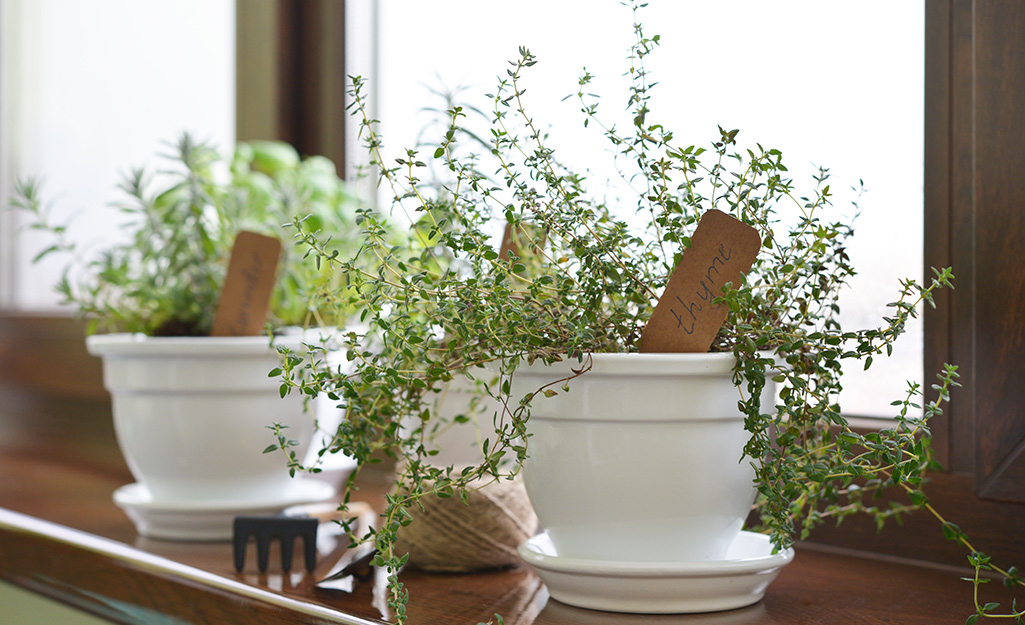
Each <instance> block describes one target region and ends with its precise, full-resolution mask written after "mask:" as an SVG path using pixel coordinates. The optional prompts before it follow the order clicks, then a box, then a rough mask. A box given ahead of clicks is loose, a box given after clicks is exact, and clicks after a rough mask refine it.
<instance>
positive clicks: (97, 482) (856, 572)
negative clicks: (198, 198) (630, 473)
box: [0, 388, 1009, 625]
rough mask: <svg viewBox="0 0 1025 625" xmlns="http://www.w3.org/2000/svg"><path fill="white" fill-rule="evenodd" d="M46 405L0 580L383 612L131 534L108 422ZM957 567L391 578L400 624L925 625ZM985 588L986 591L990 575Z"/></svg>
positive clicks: (207, 613) (814, 558) (104, 605)
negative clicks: (635, 592) (671, 607)
mask: <svg viewBox="0 0 1025 625" xmlns="http://www.w3.org/2000/svg"><path fill="white" fill-rule="evenodd" d="M9 397H10V391H9V389H8V391H7V394H6V395H5V394H4V389H2V388H0V431H4V432H7V431H13V429H14V428H12V423H13V421H14V420H15V419H16V417H17V415H13V413H14V412H16V411H15V410H14V408H13V407H14V406H17V405H19V404H17V403H16V402H14V403H12V402H9V401H5V400H6V399H7V398H9ZM44 408H45V409H46V410H48V411H51V412H49V413H48V414H49V417H50V418H49V419H47V418H40V419H34V420H33V423H34V424H35V425H34V426H33V428H34V430H33V428H24V429H22V430H21V431H20V434H19V435H18V436H13V437H3V438H0V475H2V476H3V478H2V479H0V509H2V510H0V580H4V581H7V582H10V583H13V584H15V585H18V586H20V587H23V588H26V589H29V590H31V591H33V592H36V593H40V594H42V595H44V596H47V597H50V598H53V599H56V600H58V601H61V602H64V603H67V604H70V605H72V606H75V607H77V608H80V609H83V610H86V611H88V612H90V613H93V614H96V615H98V616H101V617H103V618H106V619H110V620H112V621H113V622H123V623H130V622H133V623H134V622H140V621H139V620H138V618H139V615H140V614H142V615H145V614H150V615H156V614H160V615H164V616H165V617H168V618H167V620H168V622H170V621H172V620H173V621H174V622H181V623H197V624H199V623H227V622H259V623H290V624H298V623H304V624H313V623H317V624H320V623H332V622H335V623H380V622H382V618H381V614H380V612H379V611H378V610H377V609H376V608H375V607H374V600H373V584H372V583H369V582H367V583H363V584H359V585H357V587H356V588H355V590H354V592H353V593H351V594H349V593H342V592H339V591H323V590H319V589H317V588H315V587H314V586H313V584H312V579H311V578H310V577H308V576H306V575H304V574H303V573H301V572H295V571H293V573H292V574H291V575H287V576H282V575H281V574H278V573H273V572H272V573H268V574H263V575H261V574H258V573H256V572H255V570H250V569H247V570H246V571H244V572H243V573H241V574H239V573H236V572H235V569H234V567H233V564H232V558H231V548H230V545H228V544H224V543H173V542H161V541H154V540H147V539H144V538H140V537H139V536H138V535H137V534H136V532H135V530H134V528H133V526H132V524H131V522H130V521H129V519H128V518H127V517H126V516H125V515H124V513H123V512H122V511H121V510H120V509H118V508H117V506H115V505H114V503H113V501H112V500H111V495H112V493H113V492H114V490H115V489H117V488H118V487H120V486H122V485H123V484H125V483H128V482H130V481H132V480H131V476H130V474H129V473H128V471H127V469H126V468H125V467H124V464H123V462H122V461H121V459H120V454H119V453H118V451H117V447H116V444H115V443H114V440H113V432H112V429H111V428H110V426H109V424H104V425H102V426H100V425H95V426H94V427H93V428H88V427H82V426H81V425H80V426H79V429H80V430H81V431H80V432H79V434H78V435H76V436H61V435H59V432H61V431H62V430H65V429H66V428H68V427H71V426H69V425H68V424H69V423H74V422H75V420H76V418H78V417H80V416H81V415H80V414H76V412H75V408H74V407H73V406H70V405H58V404H55V405H49V406H44ZM12 415H13V416H12ZM62 421H63V423H64V425H61V422H62ZM33 431H34V432H35V434H36V435H38V437H39V438H38V439H36V440H34V439H33V438H32V436H33ZM89 432H91V434H89ZM371 477H373V476H371ZM383 489H384V480H383V479H380V480H377V481H375V480H373V479H371V480H369V481H368V482H367V483H366V484H365V485H364V490H363V493H364V494H365V495H367V496H369V497H370V500H371V501H375V500H379V497H380V494H381V493H382V492H383ZM325 564H329V563H325ZM964 573H965V571H956V570H953V569H951V568H950V567H940V566H926V565H921V564H916V563H914V562H911V561H901V560H897V559H894V558H879V557H865V556H862V555H858V554H855V553H853V552H849V551H843V550H837V549H832V548H823V547H816V546H814V545H801V546H799V548H798V553H797V556H796V557H795V559H794V561H793V563H791V564H790V565H789V566H787V567H786V568H784V569H783V571H782V572H781V573H780V575H779V577H778V578H777V580H776V581H775V582H774V583H773V584H772V586H770V588H769V590H768V593H767V595H766V598H765V600H764V601H762V602H761V603H759V604H757V605H754V606H751V607H748V608H744V609H741V610H735V611H731V612H723V613H718V614H706V615H689V616H688V615H680V616H669V615H667V616H635V615H615V614H608V613H602V612H593V611H589V610H583V609H577V608H572V607H569V606H565V605H562V604H560V603H558V602H556V601H554V600H550V599H549V597H548V592H547V590H546V589H545V587H544V585H543V584H542V583H541V582H540V580H539V579H538V578H537V576H536V575H535V574H534V573H533V572H532V571H531V570H529V569H528V568H525V567H524V568H518V569H513V570H507V571H498V572H490V573H480V574H469V575H439V574H428V573H423V572H419V571H414V570H409V571H405V572H403V574H402V581H403V582H404V583H405V585H406V587H407V589H408V590H409V592H410V594H411V597H412V600H411V604H410V612H409V615H410V623H417V624H425V625H433V624H441V623H445V624H449V623H457V624H458V623H467V624H470V625H472V624H474V623H478V622H487V621H489V620H490V619H492V618H493V615H494V614H495V613H499V614H501V615H502V616H503V618H504V619H505V622H506V623H510V624H511V623H517V624H519V625H530V624H537V625H546V624H563V625H576V624H584V623H597V624H601V623H610V624H611V623H616V624H617V625H618V624H623V623H627V624H629V623H640V624H646V623H652V624H654V623H680V624H704V623H717V624H734V623H736V624H741V623H742V624H782V623H787V624H794V623H806V624H810V625H814V624H820V623H821V624H823V625H825V624H829V625H840V624H844V623H866V622H891V621H892V622H899V623H904V624H907V625H915V624H919V623H921V624H923V625H924V624H926V623H928V624H930V625H931V624H933V623H939V622H963V621H964V618H965V617H967V615H968V614H969V613H970V610H971V585H970V584H968V583H966V582H963V581H960V580H959V576H960V575H962V574H964ZM988 586H990V587H992V590H994V591H996V590H998V589H997V588H996V587H997V586H999V585H998V584H989V585H988ZM987 590H990V588H987ZM1008 603H1009V601H1008ZM888 615H890V616H888ZM133 619H134V620H133Z"/></svg>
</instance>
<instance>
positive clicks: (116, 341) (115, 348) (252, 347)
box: [85, 333, 304, 356]
mask: <svg viewBox="0 0 1025 625" xmlns="http://www.w3.org/2000/svg"><path fill="white" fill-rule="evenodd" d="M303 342H304V337H303V336H302V335H291V334H289V335H284V336H278V335H275V336H274V337H273V338H271V337H268V336H264V335H261V336H147V335H145V334H129V333H117V334H92V335H90V336H87V337H85V345H86V349H87V350H88V351H89V353H90V354H92V355H93V356H238V355H248V354H257V355H259V354H269V353H274V351H275V349H274V348H275V347H276V346H279V345H280V346H282V347H287V348H288V349H291V350H298V349H299V348H301V347H302V345H303Z"/></svg>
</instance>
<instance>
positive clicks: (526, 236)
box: [498, 221, 545, 260]
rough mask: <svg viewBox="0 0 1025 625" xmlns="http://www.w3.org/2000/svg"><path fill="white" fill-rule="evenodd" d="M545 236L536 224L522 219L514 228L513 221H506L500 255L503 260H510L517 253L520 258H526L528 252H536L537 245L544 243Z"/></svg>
mask: <svg viewBox="0 0 1025 625" xmlns="http://www.w3.org/2000/svg"><path fill="white" fill-rule="evenodd" d="M544 240H545V236H544V233H543V232H542V231H541V229H540V228H538V227H537V225H536V224H533V223H530V222H526V221H521V222H520V223H519V227H517V228H515V229H514V228H513V225H512V222H508V221H507V222H505V232H504V233H503V234H502V247H501V248H500V249H499V251H498V257H499V258H501V259H502V260H510V259H511V258H512V256H510V254H515V255H516V256H518V257H520V258H526V254H529V253H531V252H535V251H536V249H532V248H534V247H535V246H537V247H540V246H543V245H544Z"/></svg>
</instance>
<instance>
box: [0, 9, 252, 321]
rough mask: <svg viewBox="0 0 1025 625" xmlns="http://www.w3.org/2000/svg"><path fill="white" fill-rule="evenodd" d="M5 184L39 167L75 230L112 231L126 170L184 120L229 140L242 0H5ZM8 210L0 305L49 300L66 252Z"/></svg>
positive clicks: (0, 253)
mask: <svg viewBox="0 0 1025 625" xmlns="http://www.w3.org/2000/svg"><path fill="white" fill-rule="evenodd" d="M0 29H2V30H0V46H2V49H0V64H2V65H0V196H2V198H3V200H4V202H5V203H6V200H7V198H9V197H10V193H11V189H12V183H13V181H14V180H15V179H16V178H17V177H19V176H43V177H44V178H45V182H46V187H45V191H46V196H47V197H49V198H52V199H53V200H55V201H56V204H55V206H56V212H55V215H57V216H59V217H60V218H63V217H66V216H67V215H70V214H71V213H74V212H77V211H84V213H83V215H82V216H81V217H80V218H79V219H78V220H77V221H76V222H75V224H76V230H75V231H74V235H75V236H76V238H79V239H80V240H83V241H89V240H93V239H95V238H97V237H109V236H116V227H115V226H116V223H117V219H118V215H117V212H116V211H114V210H112V209H111V208H110V206H109V204H110V202H112V201H114V200H116V199H118V193H117V191H116V190H115V186H116V184H117V183H118V181H119V179H120V178H119V176H120V173H122V172H125V171H128V170H129V169H130V168H132V167H138V166H141V165H144V164H147V163H153V162H155V158H154V157H155V155H156V154H157V153H158V152H159V151H165V150H163V148H164V146H163V144H162V142H165V141H173V140H174V139H175V138H176V137H177V136H178V135H179V134H180V133H181V132H182V131H184V130H188V131H191V132H193V133H194V134H196V135H197V136H198V137H200V138H205V139H209V140H212V141H213V142H214V143H215V144H216V145H218V146H221V147H222V148H227V149H231V148H232V147H233V145H234V138H235V137H234V132H235V2H234V0H175V1H174V2H168V1H163V2H140V1H139V0H89V1H88V2H83V1H82V0H0ZM22 221H23V219H22V218H21V216H19V215H11V214H9V213H3V212H0V307H8V308H18V309H29V310H47V309H52V308H54V306H55V301H56V297H55V295H54V294H53V293H52V284H53V282H54V280H55V278H56V276H57V275H58V274H59V271H60V268H61V267H62V266H63V262H61V261H59V260H56V261H54V262H49V263H45V264H42V265H36V266H30V264H29V263H28V260H29V259H31V258H32V256H34V254H35V252H37V251H39V250H40V249H42V248H43V247H44V245H45V243H44V242H43V241H44V240H43V239H40V238H39V237H34V236H30V235H26V234H25V233H19V232H18V229H19V224H20V223H21V222H22Z"/></svg>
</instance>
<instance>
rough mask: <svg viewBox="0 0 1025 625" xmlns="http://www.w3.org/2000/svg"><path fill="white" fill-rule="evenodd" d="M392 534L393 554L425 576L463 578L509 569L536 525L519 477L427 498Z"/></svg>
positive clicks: (532, 510)
mask: <svg viewBox="0 0 1025 625" xmlns="http://www.w3.org/2000/svg"><path fill="white" fill-rule="evenodd" d="M420 503H421V504H423V507H424V509H423V510H420V509H419V508H417V507H415V506H414V507H413V509H412V510H410V512H411V513H412V514H413V522H412V523H411V524H409V525H407V526H406V527H404V528H402V530H401V531H400V532H399V534H398V540H397V541H396V547H397V549H398V552H399V553H403V552H409V564H410V566H415V567H417V568H420V569H423V570H426V571H438V572H450V573H456V572H469V571H481V570H485V569H497V568H506V567H511V566H515V565H517V564H519V563H520V558H519V556H518V555H517V553H516V548H517V547H518V546H519V545H520V543H522V542H524V541H525V540H527V539H528V538H530V537H532V536H533V535H534V534H536V533H537V529H538V521H537V516H536V515H535V514H534V509H533V508H532V507H531V505H530V501H529V500H528V499H527V491H526V489H525V488H524V487H523V483H522V481H521V480H520V479H519V477H517V478H515V479H513V480H500V481H498V482H494V483H491V484H488V485H487V486H485V487H483V488H481V489H479V490H476V491H474V492H472V493H469V494H468V496H467V503H463V502H462V500H461V499H460V498H459V497H458V496H454V497H449V498H445V499H443V498H440V497H433V496H432V497H427V498H424V499H423V500H421V502H420Z"/></svg>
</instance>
